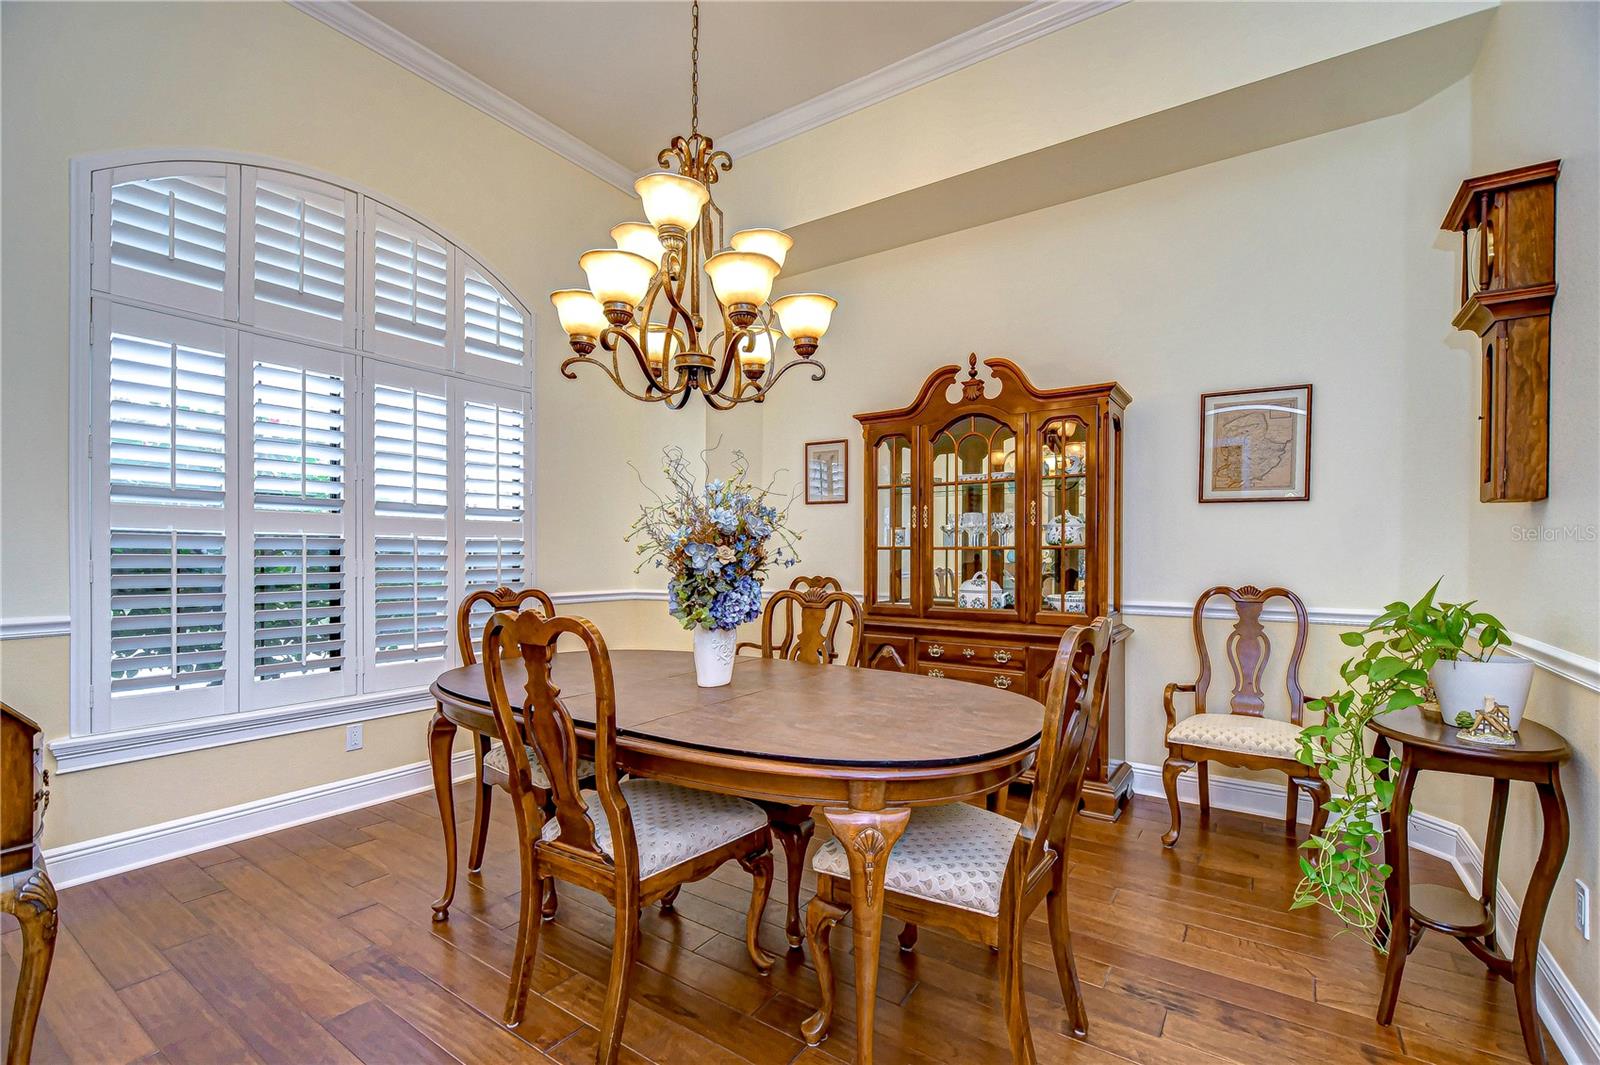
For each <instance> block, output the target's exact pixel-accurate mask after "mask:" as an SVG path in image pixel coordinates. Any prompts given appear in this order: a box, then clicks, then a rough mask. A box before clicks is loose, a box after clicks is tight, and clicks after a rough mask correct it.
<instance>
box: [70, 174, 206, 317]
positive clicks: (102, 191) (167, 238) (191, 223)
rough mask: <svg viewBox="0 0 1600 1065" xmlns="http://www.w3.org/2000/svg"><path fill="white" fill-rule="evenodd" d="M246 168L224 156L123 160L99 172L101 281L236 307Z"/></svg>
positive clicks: (184, 303)
mask: <svg viewBox="0 0 1600 1065" xmlns="http://www.w3.org/2000/svg"><path fill="white" fill-rule="evenodd" d="M237 188H238V168H237V167H232V166H227V165H224V164H221V163H188V164H159V165H155V166H133V167H119V168H117V169H115V170H104V171H100V172H99V173H98V174H96V175H95V199H96V206H95V214H96V218H95V228H96V230H97V232H96V234H95V249H96V253H97V254H96V262H95V275H96V280H97V285H96V287H98V288H101V289H103V290H104V291H107V292H112V293H115V294H117V295H122V296H131V297H133V298H135V299H141V300H147V301H150V302H153V303H161V304H164V305H166V306H169V307H177V308H181V309H184V310H190V311H198V312H200V313H202V314H209V315H212V316H214V317H218V318H223V317H229V316H231V315H232V314H233V312H234V306H235V294H236V292H237V284H236V282H235V270H234V266H233V258H232V255H231V250H232V243H233V239H234V234H236V233H237V231H238V222H237V207H236V204H237V195H236V191H237Z"/></svg>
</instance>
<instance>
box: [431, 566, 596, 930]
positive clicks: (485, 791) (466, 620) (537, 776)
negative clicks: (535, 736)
mask: <svg viewBox="0 0 1600 1065" xmlns="http://www.w3.org/2000/svg"><path fill="white" fill-rule="evenodd" d="M530 599H531V600H533V601H534V602H535V603H536V604H537V609H538V610H539V611H540V612H541V613H543V614H544V616H545V617H547V618H553V617H555V616H556V605H555V603H554V602H553V601H552V600H551V598H550V596H549V595H547V594H545V593H544V592H543V591H541V590H540V589H538V588H522V589H512V588H507V587H505V586H504V585H502V586H501V587H499V588H494V589H488V588H484V589H480V590H478V591H476V592H472V593H470V594H469V595H467V596H466V597H465V598H463V599H462V600H461V603H460V605H458V606H457V607H456V646H457V647H458V648H459V649H460V651H461V664H462V665H464V666H475V665H477V664H478V648H477V641H475V640H474V639H473V637H472V611H473V609H474V608H476V607H477V606H478V605H479V604H480V603H481V604H484V605H486V606H487V607H488V608H489V609H490V611H491V612H492V611H499V610H520V609H522V605H523V604H524V603H526V602H528V601H529V600H530ZM506 653H508V654H511V655H515V654H516V648H514V647H508V648H506ZM530 761H531V762H532V771H533V790H534V797H535V801H536V802H537V803H538V804H539V808H540V809H542V810H545V811H546V812H548V811H549V810H550V808H551V807H550V781H549V780H547V779H546V778H545V775H544V770H543V769H541V768H539V765H538V762H537V761H536V760H531V759H530ZM473 763H474V767H475V769H476V779H477V784H478V787H477V793H476V796H475V798H474V800H473V810H472V843H471V846H470V847H469V848H468V850H467V872H469V873H476V872H478V871H479V870H480V869H482V868H483V853H484V850H485V848H486V847H487V845H488V842H489V808H490V805H491V803H492V802H493V800H494V789H495V788H509V787H510V777H509V776H508V774H507V763H506V752H505V748H504V747H503V746H502V745H501V744H499V743H498V742H496V741H495V740H494V739H492V738H491V737H489V736H486V735H484V734H482V733H478V734H476V735H475V736H474V737H473ZM593 775H594V766H593V765H592V764H590V763H589V762H583V761H580V762H579V763H578V778H579V779H580V780H587V779H588V778H589V777H592V776H593ZM544 913H545V917H547V918H549V917H554V916H555V913H556V896H555V886H554V885H553V884H552V885H551V886H550V891H549V894H548V896H547V897H546V899H545V912H544Z"/></svg>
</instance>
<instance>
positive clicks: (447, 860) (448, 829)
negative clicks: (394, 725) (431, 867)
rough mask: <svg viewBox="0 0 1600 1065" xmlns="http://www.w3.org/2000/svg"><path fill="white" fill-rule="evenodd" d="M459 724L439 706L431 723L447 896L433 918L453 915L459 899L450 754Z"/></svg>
mask: <svg viewBox="0 0 1600 1065" xmlns="http://www.w3.org/2000/svg"><path fill="white" fill-rule="evenodd" d="M455 740H456V723H455V722H454V721H451V720H450V719H449V718H448V717H445V716H444V708H443V707H439V706H436V707H435V708H434V711H433V720H432V721H430V722H428V762H429V764H430V766H431V767H432V769H433V794H434V797H435V798H437V799H438V800H439V819H440V820H441V821H442V822H443V823H444V894H442V895H440V896H439V901H438V902H435V903H434V904H433V919H434V920H435V921H443V920H444V919H445V918H447V917H449V916H450V903H451V902H452V901H454V900H455V897H456V800H455V795H454V794H453V793H452V792H451V790H450V786H451V783H452V782H451V780H450V754H451V748H452V747H454V746H455Z"/></svg>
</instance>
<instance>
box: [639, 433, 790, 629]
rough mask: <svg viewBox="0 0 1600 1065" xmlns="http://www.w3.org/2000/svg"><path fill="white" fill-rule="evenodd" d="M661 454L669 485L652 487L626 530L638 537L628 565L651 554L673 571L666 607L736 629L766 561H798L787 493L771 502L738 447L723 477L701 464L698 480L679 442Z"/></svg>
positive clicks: (751, 612)
mask: <svg viewBox="0 0 1600 1065" xmlns="http://www.w3.org/2000/svg"><path fill="white" fill-rule="evenodd" d="M706 454H709V452H707V453H704V454H702V456H701V458H702V462H704V459H705V455H706ZM663 455H664V456H665V458H666V462H665V463H664V464H663V465H662V472H663V473H665V474H666V475H667V483H668V486H669V491H668V493H667V494H666V495H665V496H663V495H661V494H659V493H656V492H655V491H654V490H652V492H651V494H652V495H655V497H656V502H655V503H654V504H651V505H648V506H644V507H641V508H640V514H639V517H638V519H637V520H636V521H635V522H634V523H633V529H632V531H631V532H629V533H628V536H627V540H628V541H629V542H633V541H635V540H637V541H639V542H638V544H637V545H636V549H637V551H638V553H639V555H641V556H642V557H641V559H640V561H639V565H638V566H637V567H635V569H634V572H635V573H637V572H638V571H639V570H641V569H643V568H644V567H645V566H646V565H648V564H650V563H652V562H653V563H654V564H655V566H656V568H658V569H665V570H666V571H667V572H668V573H669V574H670V575H671V580H670V581H669V582H668V584H667V601H668V603H669V604H670V606H669V607H668V610H669V611H670V613H671V614H672V616H673V617H675V618H677V619H678V621H679V623H680V624H682V625H683V627H684V628H686V629H694V628H704V629H718V630H722V629H736V628H738V627H739V626H740V625H743V624H745V623H746V622H750V621H754V620H756V619H757V618H759V617H760V616H761V582H762V579H763V578H764V577H765V576H766V572H767V568H768V567H769V566H773V565H778V566H792V565H794V564H795V563H796V562H798V561H799V557H798V556H797V555H796V554H795V547H794V545H795V541H796V540H797V539H799V535H798V534H797V533H792V532H790V531H789V530H788V529H787V528H786V527H785V523H786V521H787V520H788V516H789V515H788V504H789V501H788V500H783V501H779V502H775V493H774V492H773V489H772V484H771V482H769V483H768V484H767V485H766V487H764V488H763V487H758V486H756V485H753V484H751V483H750V479H749V472H750V466H749V463H748V462H746V461H745V457H744V455H743V454H742V453H741V452H737V451H736V452H734V453H733V473H732V476H730V477H728V478H727V479H726V480H715V479H712V478H711V477H710V473H711V471H710V466H709V464H706V469H705V473H706V481H705V483H704V485H702V484H701V483H700V478H698V477H696V476H695V475H694V473H693V472H691V470H690V463H689V460H688V459H687V458H686V457H685V456H684V453H683V449H682V448H677V447H669V448H665V449H664V450H663ZM773 539H776V540H778V546H777V547H776V549H773V547H772V546H771V544H770V541H772V540H773Z"/></svg>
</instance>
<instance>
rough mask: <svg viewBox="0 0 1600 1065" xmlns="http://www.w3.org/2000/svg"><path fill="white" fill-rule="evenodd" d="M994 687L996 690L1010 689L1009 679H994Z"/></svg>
mask: <svg viewBox="0 0 1600 1065" xmlns="http://www.w3.org/2000/svg"><path fill="white" fill-rule="evenodd" d="M994 686H995V687H996V688H1009V687H1011V678H1010V677H996V678H994Z"/></svg>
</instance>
